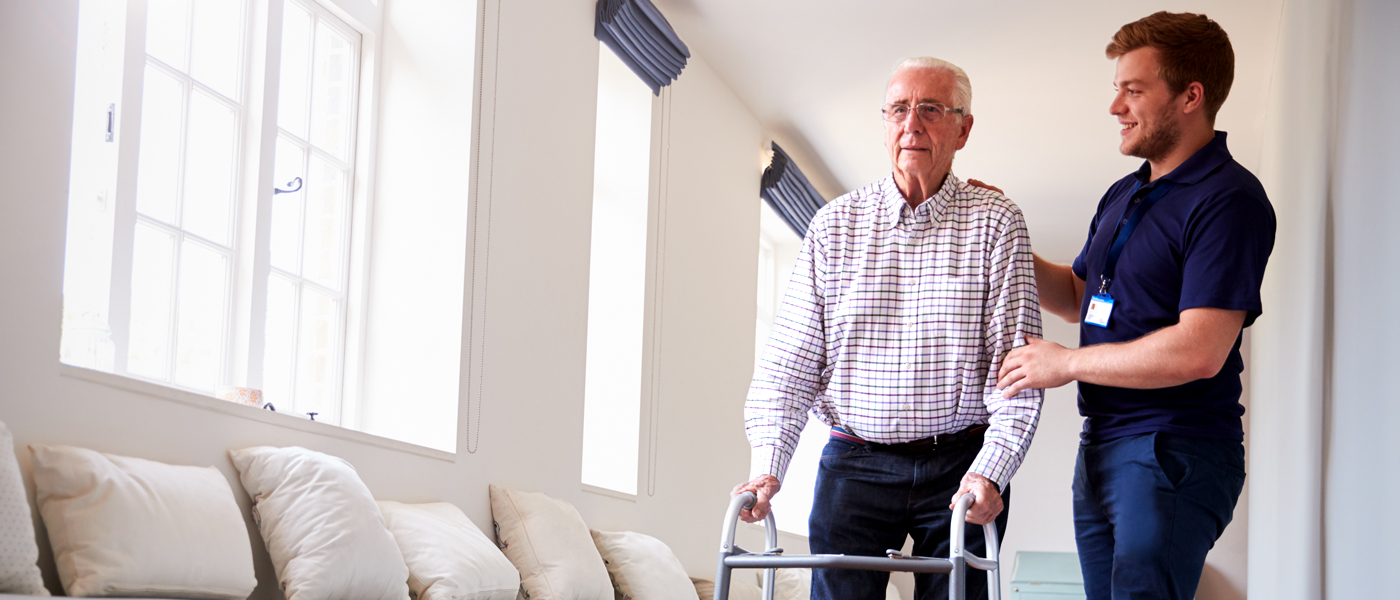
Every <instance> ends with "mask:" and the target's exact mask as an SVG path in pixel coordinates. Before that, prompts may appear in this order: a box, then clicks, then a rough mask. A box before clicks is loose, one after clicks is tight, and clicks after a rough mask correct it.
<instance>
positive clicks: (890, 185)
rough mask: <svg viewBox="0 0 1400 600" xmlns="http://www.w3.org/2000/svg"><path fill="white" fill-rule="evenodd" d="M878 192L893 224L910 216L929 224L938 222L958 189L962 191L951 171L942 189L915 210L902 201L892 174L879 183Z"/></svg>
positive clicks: (944, 180) (959, 181) (958, 180)
mask: <svg viewBox="0 0 1400 600" xmlns="http://www.w3.org/2000/svg"><path fill="white" fill-rule="evenodd" d="M880 188H881V189H880V192H881V195H882V198H881V200H882V203H881V204H882V205H883V208H885V209H887V210H888V211H890V212H891V213H893V216H894V217H895V219H894V221H895V222H900V221H902V220H903V219H901V218H900V217H904V216H910V217H913V218H914V220H915V221H923V220H924V219H925V218H927V219H928V220H929V221H930V222H934V223H936V222H938V219H940V218H942V216H943V211H944V210H946V209H947V208H948V205H949V204H951V203H952V202H953V199H954V198H955V197H957V193H958V190H959V189H962V180H960V179H958V176H957V175H954V174H953V172H952V171H949V172H948V176H947V177H945V178H944V179H943V187H940V188H938V191H937V192H935V193H934V194H933V195H932V196H929V197H928V198H927V199H925V200H924V201H923V202H922V203H920V204H919V206H918V207H917V208H910V207H909V203H908V202H906V201H905V200H904V194H902V193H900V191H899V185H898V184H896V183H895V181H894V174H893V173H891V174H890V175H889V176H887V177H885V179H884V180H883V181H881V186H880Z"/></svg>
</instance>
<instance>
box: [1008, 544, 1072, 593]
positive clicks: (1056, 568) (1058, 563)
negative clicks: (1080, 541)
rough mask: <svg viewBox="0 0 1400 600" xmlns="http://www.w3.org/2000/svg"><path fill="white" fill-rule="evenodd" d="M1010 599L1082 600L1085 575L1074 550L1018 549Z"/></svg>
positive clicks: (1012, 572) (1013, 569)
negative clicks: (1026, 550)
mask: <svg viewBox="0 0 1400 600" xmlns="http://www.w3.org/2000/svg"><path fill="white" fill-rule="evenodd" d="M1010 599H1011V600H1084V575H1083V573H1081V572H1080V570H1079V555H1078V554H1075V553H1073V552H1017V553H1016V561H1015V562H1014V563H1012V566H1011V594H1010Z"/></svg>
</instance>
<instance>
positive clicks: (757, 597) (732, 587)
mask: <svg viewBox="0 0 1400 600" xmlns="http://www.w3.org/2000/svg"><path fill="white" fill-rule="evenodd" d="M733 573H734V574H733V575H730V577H729V600H763V589H762V588H760V587H758V586H756V585H754V584H752V583H749V582H748V580H747V579H743V578H742V577H744V576H745V575H750V576H751V574H752V571H745V570H735V571H733ZM741 574H743V575H741ZM690 581H691V582H692V583H694V584H695V593H696V595H698V596H700V600H714V597H715V582H714V581H711V580H709V579H699V578H696V577H691V578H690Z"/></svg>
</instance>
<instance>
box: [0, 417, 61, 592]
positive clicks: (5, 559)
mask: <svg viewBox="0 0 1400 600" xmlns="http://www.w3.org/2000/svg"><path fill="white" fill-rule="evenodd" d="M38 561H39V545H38V543H37V542H36V541H35V539H34V515H33V514H32V513H30V512H29V497H28V496H26V495H25V493H24V476H23V475H21V474H20V472H19V461H18V460H16V458H15V438H14V437H13V436H11V435H10V429H9V428H8V427H5V424H4V423H0V593H7V594H36V595H40V596H47V595H49V592H48V590H46V589H44V579H43V577H41V576H40V575H39V566H38Z"/></svg>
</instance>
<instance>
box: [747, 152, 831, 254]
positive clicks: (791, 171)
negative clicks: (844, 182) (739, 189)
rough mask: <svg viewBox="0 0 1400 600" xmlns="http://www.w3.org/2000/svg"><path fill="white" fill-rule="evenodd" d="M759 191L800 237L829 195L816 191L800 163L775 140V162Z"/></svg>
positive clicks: (765, 174) (768, 170)
mask: <svg viewBox="0 0 1400 600" xmlns="http://www.w3.org/2000/svg"><path fill="white" fill-rule="evenodd" d="M758 193H759V195H760V196H762V197H763V199H764V200H767V201H768V205H769V206H771V207H773V210H774V211H777V213H778V214H779V215H780V216H782V217H783V220H784V221H787V224H788V227H791V228H792V230H793V231H794V232H796V233H797V237H802V236H805V235H807V226H808V225H810V224H811V223H812V217H814V216H816V214H817V209H819V208H821V207H822V206H825V205H826V199H825V198H822V195H821V194H818V193H817V189H816V188H814V187H812V184H811V182H809V181H807V176H806V175H803V174H802V169H799V168H797V163H794V162H792V158H791V157H789V156H788V155H787V153H786V152H783V149H782V148H780V147H778V143H777V142H774V143H773V162H772V163H771V164H769V165H768V168H766V169H764V170H763V182H762V187H760V188H759V192H758Z"/></svg>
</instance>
